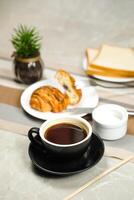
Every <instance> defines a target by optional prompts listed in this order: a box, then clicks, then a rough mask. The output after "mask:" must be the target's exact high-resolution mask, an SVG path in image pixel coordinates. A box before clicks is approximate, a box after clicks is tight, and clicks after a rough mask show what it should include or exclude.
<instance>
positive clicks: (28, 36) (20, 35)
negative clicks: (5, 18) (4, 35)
mask: <svg viewBox="0 0 134 200" xmlns="http://www.w3.org/2000/svg"><path fill="white" fill-rule="evenodd" d="M40 40H41V37H40V36H39V33H38V32H37V30H36V28H35V27H27V26H26V25H20V26H19V27H18V28H17V29H16V28H15V29H14V34H13V35H12V40H11V42H12V44H13V46H14V48H15V56H18V57H22V58H29V57H34V56H36V55H38V54H39V50H40V47H41V43H40Z"/></svg>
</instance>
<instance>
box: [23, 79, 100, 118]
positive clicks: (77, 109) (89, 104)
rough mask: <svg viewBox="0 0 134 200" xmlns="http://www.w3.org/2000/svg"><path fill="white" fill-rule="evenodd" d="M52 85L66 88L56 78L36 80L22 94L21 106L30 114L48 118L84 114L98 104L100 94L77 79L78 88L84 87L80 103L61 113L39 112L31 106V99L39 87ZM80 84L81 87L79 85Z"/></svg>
mask: <svg viewBox="0 0 134 200" xmlns="http://www.w3.org/2000/svg"><path fill="white" fill-rule="evenodd" d="M45 85H51V86H53V87H56V88H58V89H60V90H61V91H62V92H63V91H64V89H63V88H62V87H61V86H60V85H59V84H58V82H56V80H54V79H47V80H43V81H39V82H36V83H34V84H32V85H31V86H29V87H28V88H27V89H26V90H25V91H24V92H23V93H22V95H21V106H22V108H23V109H24V110H25V111H26V112H27V113H28V114H30V115H32V116H34V117H36V118H39V119H43V120H47V119H50V118H52V117H55V116H63V117H64V116H67V115H76V116H83V115H84V114H87V113H90V112H92V110H93V109H94V108H95V107H96V106H97V104H98V100H99V98H98V95H97V93H96V90H95V88H94V87H83V88H82V87H81V86H82V83H81V82H80V81H77V80H76V85H77V87H78V88H81V89H82V98H81V101H80V102H79V104H77V105H75V106H68V108H67V110H65V111H63V112H60V113H53V112H39V111H36V110H34V109H32V108H31V107H30V104H29V101H30V97H31V95H32V93H33V92H34V91H35V90H36V89H37V88H39V87H41V86H45ZM79 86H80V87H79Z"/></svg>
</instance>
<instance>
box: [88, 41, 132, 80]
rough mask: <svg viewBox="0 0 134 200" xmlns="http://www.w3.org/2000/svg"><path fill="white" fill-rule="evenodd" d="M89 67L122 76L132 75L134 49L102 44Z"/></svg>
mask: <svg viewBox="0 0 134 200" xmlns="http://www.w3.org/2000/svg"><path fill="white" fill-rule="evenodd" d="M90 67H92V68H96V69H98V70H109V72H111V73H113V74H117V75H119V76H122V77H134V50H133V49H131V48H121V47H114V46H108V45H103V46H102V48H101V50H100V52H99V53H98V55H97V56H96V58H95V59H94V60H93V61H92V62H91V63H90Z"/></svg>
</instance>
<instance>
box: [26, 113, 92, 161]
mask: <svg viewBox="0 0 134 200" xmlns="http://www.w3.org/2000/svg"><path fill="white" fill-rule="evenodd" d="M70 128H71V129H70ZM34 134H36V135H38V136H39V138H40V140H37V139H36V137H35V136H33V135H34ZM50 134H51V135H50ZM91 135H92V127H91V125H90V123H89V122H87V121H86V120H85V119H83V118H81V117H73V116H68V117H64V118H63V117H58V118H54V119H52V120H47V121H45V122H44V123H43V124H42V125H41V127H40V128H36V127H33V128H31V129H30V130H29V132H28V137H29V139H30V141H31V143H32V144H33V145H34V146H35V147H36V148H38V149H40V150H42V151H46V152H48V153H50V154H52V155H54V156H58V157H64V158H72V157H78V156H80V155H82V154H83V153H84V152H85V151H86V149H87V148H89V146H90V140H91ZM80 136H81V137H80ZM72 140H73V142H72ZM61 141H62V142H63V143H61ZM70 141H71V143H70Z"/></svg>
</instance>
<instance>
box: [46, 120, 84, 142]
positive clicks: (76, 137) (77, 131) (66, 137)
mask: <svg viewBox="0 0 134 200" xmlns="http://www.w3.org/2000/svg"><path fill="white" fill-rule="evenodd" d="M86 136H87V133H86V131H85V130H84V129H82V128H80V127H79V126H76V125H73V124H67V123H61V124H56V125H53V126H51V127H50V128H48V129H47V131H46V132H45V138H46V139H47V140H48V141H50V142H53V143H56V144H74V143H77V142H80V141H81V140H83V139H84V138H85V137H86Z"/></svg>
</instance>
